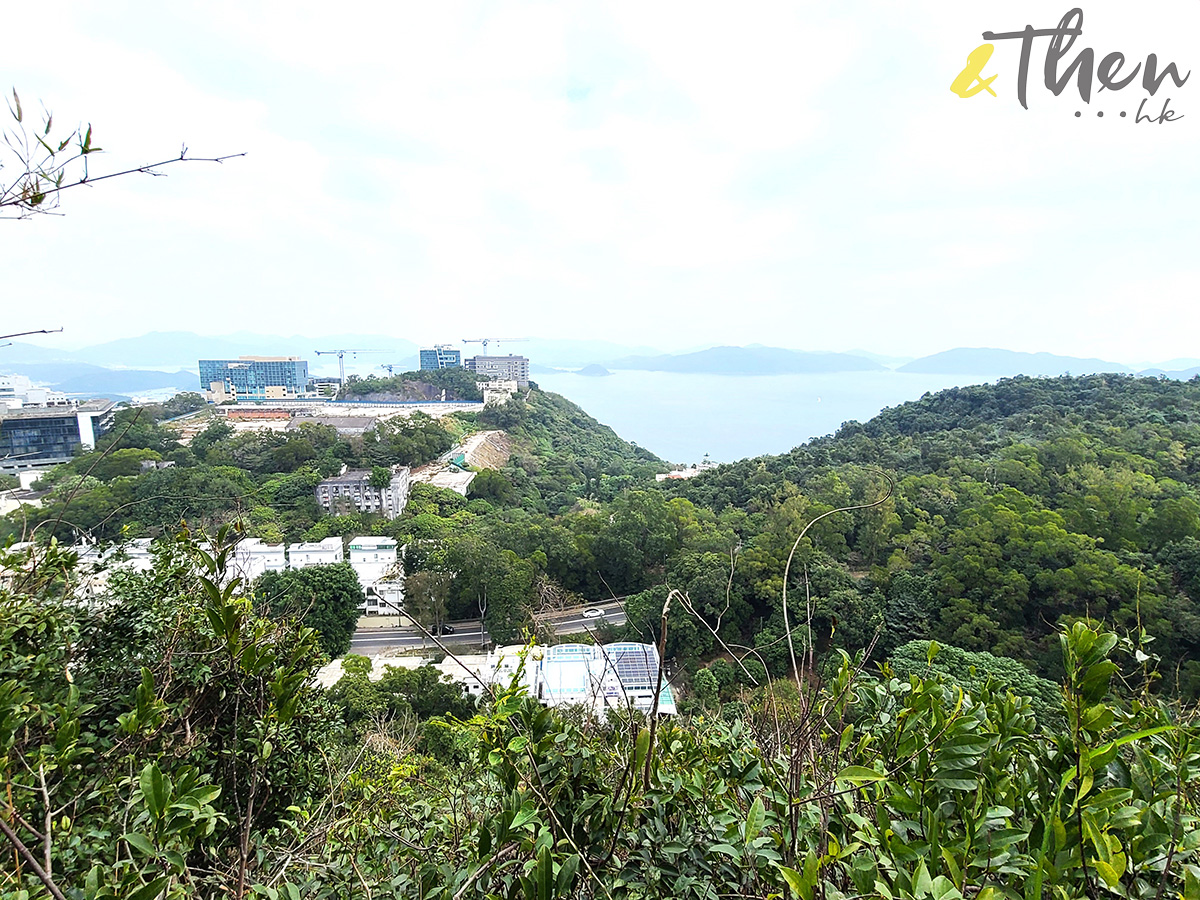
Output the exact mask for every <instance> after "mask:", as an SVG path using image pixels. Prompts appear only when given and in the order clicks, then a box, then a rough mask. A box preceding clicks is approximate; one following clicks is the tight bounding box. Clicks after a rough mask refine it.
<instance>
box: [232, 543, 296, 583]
mask: <svg viewBox="0 0 1200 900" xmlns="http://www.w3.org/2000/svg"><path fill="white" fill-rule="evenodd" d="M231 565H232V568H233V569H234V572H235V574H236V575H238V576H240V577H241V578H243V579H245V580H246V581H247V582H250V581H253V580H254V579H255V578H257V577H258V576H259V575H262V574H263V573H264V572H282V571H283V570H284V569H286V568H287V565H288V560H287V545H286V544H267V543H264V542H263V541H261V540H260V539H259V538H246V539H244V540H242V541H239V542H238V545H237V547H235V548H234V551H233V560H232V564H231Z"/></svg>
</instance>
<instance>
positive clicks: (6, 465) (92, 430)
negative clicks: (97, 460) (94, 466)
mask: <svg viewBox="0 0 1200 900" xmlns="http://www.w3.org/2000/svg"><path fill="white" fill-rule="evenodd" d="M115 409H116V404H114V403H113V402H112V401H111V400H88V401H87V402H86V403H80V404H78V405H75V404H70V405H66V406H21V407H20V408H18V409H8V408H5V407H0V472H4V473H7V474H12V473H14V472H19V471H21V470H23V469H39V468H47V467H49V466H56V465H59V464H60V463H64V462H67V461H68V460H70V459H71V457H73V456H74V455H75V454H76V452H78V451H79V450H81V449H83V450H91V449H92V448H93V447H95V446H96V439H97V438H98V437H100V436H101V435H102V434H104V433H105V432H106V431H108V430H109V429H110V428H112V425H113V419H114V417H115V415H116V412H115Z"/></svg>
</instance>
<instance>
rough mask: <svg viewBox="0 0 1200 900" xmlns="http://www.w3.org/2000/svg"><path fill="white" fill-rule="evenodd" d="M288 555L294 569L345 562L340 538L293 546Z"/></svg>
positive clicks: (290, 564)
mask: <svg viewBox="0 0 1200 900" xmlns="http://www.w3.org/2000/svg"><path fill="white" fill-rule="evenodd" d="M287 555H288V565H289V566H291V567H292V568H293V569H303V568H304V567H305V566H329V565H333V564H335V563H340V562H343V561H344V560H345V555H344V554H343V553H342V539H341V538H340V537H329V538H325V540H323V541H309V542H307V543H303V544H292V545H290V546H289V547H288V554H287Z"/></svg>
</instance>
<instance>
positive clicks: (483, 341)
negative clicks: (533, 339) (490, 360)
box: [463, 338, 529, 356]
mask: <svg viewBox="0 0 1200 900" xmlns="http://www.w3.org/2000/svg"><path fill="white" fill-rule="evenodd" d="M527 340H529V338H463V343H464V344H483V355H484V356H487V345H488V341H492V342H493V343H496V344H518V343H521V342H522V341H527Z"/></svg>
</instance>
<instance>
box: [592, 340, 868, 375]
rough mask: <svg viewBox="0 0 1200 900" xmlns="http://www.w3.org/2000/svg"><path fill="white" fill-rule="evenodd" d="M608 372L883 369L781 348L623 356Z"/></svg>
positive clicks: (756, 372) (829, 355) (830, 355)
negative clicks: (626, 370)
mask: <svg viewBox="0 0 1200 900" xmlns="http://www.w3.org/2000/svg"><path fill="white" fill-rule="evenodd" d="M604 367H605V368H607V369H640V370H642V371H645V372H682V373H688V374H693V375H696V374H705V375H793V374H802V373H806V372H875V371H883V370H884V369H885V368H886V367H885V366H883V365H881V364H879V363H877V362H875V361H874V360H871V359H867V358H865V357H862V356H851V355H850V354H847V353H810V352H806V351H804V350H784V349H783V348H781V347H763V346H761V345H757V344H752V345H750V346H749V347H710V348H709V349H707V350H700V351H699V352H696V353H682V354H679V355H670V354H665V355H660V356H626V357H624V358H622V359H617V360H614V361H612V362H607V363H605V364H604Z"/></svg>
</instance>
